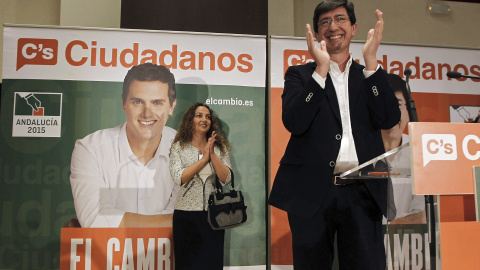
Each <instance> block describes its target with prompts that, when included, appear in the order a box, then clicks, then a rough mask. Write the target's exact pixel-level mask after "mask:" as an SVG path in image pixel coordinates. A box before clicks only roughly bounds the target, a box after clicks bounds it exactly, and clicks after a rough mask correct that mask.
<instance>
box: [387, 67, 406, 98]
mask: <svg viewBox="0 0 480 270" xmlns="http://www.w3.org/2000/svg"><path fill="white" fill-rule="evenodd" d="M387 79H388V83H389V84H390V86H391V87H392V89H393V92H395V93H396V92H402V94H403V98H404V99H405V101H407V98H408V92H407V83H406V82H405V81H404V80H403V79H402V77H400V76H398V75H397V74H392V73H389V74H387Z"/></svg>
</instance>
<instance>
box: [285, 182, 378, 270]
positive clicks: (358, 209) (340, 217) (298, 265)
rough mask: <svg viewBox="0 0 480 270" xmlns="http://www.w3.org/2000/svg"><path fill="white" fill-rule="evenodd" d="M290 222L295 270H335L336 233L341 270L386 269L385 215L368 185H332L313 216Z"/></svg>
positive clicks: (293, 218) (291, 219)
mask: <svg viewBox="0 0 480 270" xmlns="http://www.w3.org/2000/svg"><path fill="white" fill-rule="evenodd" d="M288 221H289V223H290V229H291V231H292V242H293V265H294V269H295V270H307V269H308V270H310V269H315V270H318V269H329V270H330V269H332V263H333V258H334V239H335V234H337V249H338V261H339V268H340V270H347V269H348V270H354V269H365V270H385V263H386V259H385V248H384V243H383V234H382V213H381V210H380V208H379V207H378V206H377V205H376V203H375V202H374V201H373V198H372V197H371V195H370V193H369V192H368V190H367V189H366V187H365V185H364V184H352V185H347V186H332V187H330V191H329V192H328V195H327V198H325V201H324V203H323V205H322V207H321V208H320V210H319V211H318V212H317V213H316V214H315V215H314V216H313V217H308V218H305V217H299V216H295V215H293V214H290V213H289V214H288Z"/></svg>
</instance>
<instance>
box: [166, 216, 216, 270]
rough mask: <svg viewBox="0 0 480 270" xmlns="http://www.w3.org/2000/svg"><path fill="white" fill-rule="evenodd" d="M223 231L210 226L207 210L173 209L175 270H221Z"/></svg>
mask: <svg viewBox="0 0 480 270" xmlns="http://www.w3.org/2000/svg"><path fill="white" fill-rule="evenodd" d="M224 238H225V231H224V230H212V228H211V227H210V225H209V224H208V223H207V211H181V210H175V211H174V212H173V250H174V256H175V269H176V270H197V269H198V270H222V269H223V246H224Z"/></svg>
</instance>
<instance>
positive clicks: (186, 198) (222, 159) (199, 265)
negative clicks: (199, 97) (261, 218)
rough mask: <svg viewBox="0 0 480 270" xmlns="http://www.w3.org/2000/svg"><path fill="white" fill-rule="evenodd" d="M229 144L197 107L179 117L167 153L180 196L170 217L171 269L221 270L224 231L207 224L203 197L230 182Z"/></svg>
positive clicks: (213, 121)
mask: <svg viewBox="0 0 480 270" xmlns="http://www.w3.org/2000/svg"><path fill="white" fill-rule="evenodd" d="M229 150H230V145H229V143H228V141H227V139H226V138H225V137H223V135H222V134H221V131H220V128H219V127H218V125H217V119H216V118H215V116H214V114H213V111H212V110H211V109H210V108H209V107H208V106H207V105H204V104H202V103H196V104H194V105H193V106H191V107H190V108H189V109H187V111H186V112H185V114H184V115H183V118H182V121H181V123H180V127H179V129H178V131H177V135H176V136H175V139H174V140H173V143H172V147H171V149H170V174H171V175H172V179H173V181H174V182H175V184H177V185H179V186H180V191H179V194H178V197H177V201H176V203H175V211H174V213H173V241H174V252H175V269H176V270H181V269H188V270H194V269H209V270H216V269H218V270H221V269H223V246H224V235H225V233H224V231H223V230H212V229H211V227H210V225H209V224H208V223H207V208H208V197H209V195H210V194H211V193H212V192H214V191H215V181H216V179H217V177H218V179H219V180H220V183H221V184H226V183H229V182H230V179H231V171H230V169H229V168H230V167H231V164H230V157H229Z"/></svg>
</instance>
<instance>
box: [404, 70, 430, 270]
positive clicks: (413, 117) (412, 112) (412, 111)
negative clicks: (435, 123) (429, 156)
mask: <svg viewBox="0 0 480 270" xmlns="http://www.w3.org/2000/svg"><path fill="white" fill-rule="evenodd" d="M403 74H404V75H405V81H406V88H407V97H405V99H406V100H405V102H406V105H407V110H408V116H409V117H410V122H418V116H417V108H416V107H415V101H413V100H412V96H411V91H410V84H409V79H410V75H412V70H411V69H409V68H407V69H405V71H404V73H403ZM410 147H411V146H410ZM425 208H426V210H427V211H426V218H427V227H428V238H429V239H428V240H429V241H428V242H429V243H430V254H428V255H427V254H425V255H427V256H430V257H432V254H433V255H435V242H436V238H435V235H433V237H432V232H435V209H434V200H433V195H425ZM432 221H433V222H432ZM430 262H431V264H432V265H431V266H432V269H435V268H436V265H435V264H436V261H435V260H430Z"/></svg>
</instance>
